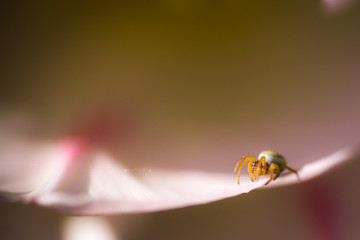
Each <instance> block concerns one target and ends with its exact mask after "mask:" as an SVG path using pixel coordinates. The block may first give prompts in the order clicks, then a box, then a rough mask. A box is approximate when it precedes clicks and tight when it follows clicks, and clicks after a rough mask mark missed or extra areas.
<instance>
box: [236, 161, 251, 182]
mask: <svg viewBox="0 0 360 240" xmlns="http://www.w3.org/2000/svg"><path fill="white" fill-rule="evenodd" d="M248 161H249V159H248V158H247V157H242V158H240V160H239V161H238V162H237V164H236V166H235V170H234V173H235V174H236V172H238V176H237V177H238V184H240V172H241V169H242V168H243V167H244V165H245V164H246V163H247V162H248ZM241 162H242V163H241ZM240 163H241V165H240ZM239 165H240V166H239Z"/></svg>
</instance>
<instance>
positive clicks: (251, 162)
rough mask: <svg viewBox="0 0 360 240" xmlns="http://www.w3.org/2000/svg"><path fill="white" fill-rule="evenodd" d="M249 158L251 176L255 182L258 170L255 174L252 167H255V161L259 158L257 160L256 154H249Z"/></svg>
mask: <svg viewBox="0 0 360 240" xmlns="http://www.w3.org/2000/svg"><path fill="white" fill-rule="evenodd" d="M247 159H249V164H248V173H249V178H250V180H251V181H252V182H253V181H254V180H256V179H257V176H256V172H255V174H254V173H253V171H252V168H253V163H254V162H256V161H257V160H256V157H254V156H249V157H247ZM254 175H255V176H254Z"/></svg>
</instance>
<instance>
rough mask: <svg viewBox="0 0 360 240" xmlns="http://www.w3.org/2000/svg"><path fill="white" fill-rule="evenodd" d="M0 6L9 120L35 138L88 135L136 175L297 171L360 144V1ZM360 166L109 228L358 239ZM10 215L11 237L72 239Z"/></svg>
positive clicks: (29, 214)
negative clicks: (266, 165) (276, 166)
mask: <svg viewBox="0 0 360 240" xmlns="http://www.w3.org/2000/svg"><path fill="white" fill-rule="evenodd" d="M0 13H1V14H0V16H1V17H0V18H1V19H2V23H1V29H2V30H1V31H2V34H1V35H2V39H1V42H2V43H1V47H0V49H1V65H2V67H1V69H2V70H1V73H0V78H1V87H0V114H1V115H2V118H3V119H8V120H7V121H8V122H10V123H8V124H10V126H11V127H13V128H14V129H15V130H14V131H19V129H18V128H20V127H18V126H21V127H23V128H24V131H26V132H27V133H26V134H28V135H29V136H30V137H31V138H33V139H41V140H43V141H55V140H57V139H62V138H66V137H67V136H73V135H79V136H84V137H85V138H87V137H88V138H92V137H93V138H96V139H100V140H99V141H98V142H97V144H99V145H100V146H101V147H102V148H103V149H105V150H106V151H108V152H109V153H111V154H112V155H113V156H115V157H116V158H117V159H120V160H119V161H121V163H122V164H124V165H125V166H127V167H129V168H142V167H161V168H167V169H196V170H211V171H219V172H231V171H232V170H233V167H234V164H235V162H236V161H237V160H238V158H239V157H241V155H244V154H258V153H259V152H260V151H261V150H264V149H274V150H276V151H279V152H280V153H281V154H282V155H284V156H285V157H286V158H287V159H288V161H289V162H291V166H293V167H294V168H297V167H300V166H301V163H302V161H303V159H311V160H316V159H318V158H321V157H324V156H326V155H328V154H331V153H333V152H335V151H337V150H339V149H341V148H343V147H347V146H354V145H357V144H358V143H359V136H360V125H359V122H360V108H359V106H358V105H359V102H360V94H359V93H358V92H359V89H360V81H359V78H360V68H359V63H360V47H359V42H360V31H359V28H360V6H359V4H355V3H354V4H353V5H352V6H350V7H349V8H345V9H343V10H341V11H339V12H336V11H333V10H332V11H328V10H326V7H325V5H324V3H323V2H321V1H310V0H306V1H285V0H282V1H245V0H242V1H224V2H217V1H189V0H186V1H179V0H161V1H152V2H149V1H128V2H123V1H121V2H120V3H116V4H115V3H107V4H105V3H104V4H100V3H88V2H86V3H85V2H84V3H83V2H72V1H63V2H59V3H48V2H43V3H41V4H33V3H31V4H30V3H28V4H22V5H17V4H11V3H9V4H8V5H6V6H5V5H4V6H3V7H2V9H1V10H0ZM9 119H10V120H9ZM11 127H10V128H11ZM97 128H100V130H97ZM104 128H105V130H104ZM89 129H90V130H89ZM94 129H95V130H94ZM356 169H360V168H359V164H358V163H357V164H355V165H353V167H351V169H348V170H346V166H344V167H343V168H341V169H339V170H338V171H337V170H336V169H335V170H333V172H331V173H328V174H327V175H326V176H324V177H323V178H320V179H317V180H314V181H313V182H309V183H303V184H301V185H298V186H287V187H284V188H278V189H271V190H264V191H255V192H252V193H250V194H247V195H245V196H240V197H239V198H232V199H228V200H224V201H220V202H217V203H214V204H209V205H206V206H198V207H191V208H185V209H179V210H173V211H165V212H160V213H149V214H142V215H123V216H111V217H108V219H107V220H108V221H109V222H110V223H111V224H112V226H115V228H116V229H117V231H118V235H119V239H169V238H171V239H184V238H186V239H205V238H206V239H220V238H221V239H234V238H239V239H240V236H244V237H246V236H248V237H249V236H253V237H254V239H282V237H284V239H289V238H291V239H321V237H324V235H322V233H323V232H324V231H326V230H327V229H329V228H331V229H333V232H331V231H330V233H331V234H332V235H331V236H332V237H333V239H356V236H359V235H360V232H359V230H358V229H356V226H354V224H355V222H356V221H357V219H356V217H355V216H357V215H358V214H359V212H360V208H359V207H358V206H357V202H358V201H355V200H356V199H358V200H359V198H360V192H359V190H356V189H358V188H357V187H356V186H354V189H352V187H351V186H352V184H354V183H356V178H355V177H354V174H356V171H355V170H356ZM345 179H348V180H345ZM179 181H181V179H179ZM234 181H236V180H235V179H234ZM350 196H351V197H350ZM317 204H318V205H317ZM321 206H325V207H324V208H321ZM0 208H1V212H2V214H1V216H0V223H1V225H0V236H4V239H15V240H16V239H24V236H26V238H27V239H29V240H31V239H49V236H50V237H51V239H63V233H62V229H63V224H64V222H65V221H66V218H67V217H66V216H64V215H61V214H58V213H56V212H53V211H51V210H46V209H41V208H39V207H35V206H24V205H20V204H9V203H1V205H0ZM356 214H357V215H356ZM324 219H331V220H329V222H324V221H323V220H324ZM42 226H44V227H42ZM45 226H46V227H45ZM274 228H276V230H274ZM33 230H34V231H35V233H32V231H33ZM30 232H31V234H30ZM325 236H326V235H325ZM1 238H2V239H3V237H1Z"/></svg>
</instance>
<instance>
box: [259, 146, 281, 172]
mask: <svg viewBox="0 0 360 240" xmlns="http://www.w3.org/2000/svg"><path fill="white" fill-rule="evenodd" d="M262 157H265V159H266V164H267V165H268V166H270V165H271V164H272V163H275V164H276V165H278V166H279V168H280V172H282V171H283V170H284V169H285V166H286V164H287V163H286V160H285V158H284V157H283V156H281V155H280V154H278V153H277V152H274V151H271V150H267V151H262V152H261V153H260V154H259V157H258V159H259V160H260V159H261V158H262Z"/></svg>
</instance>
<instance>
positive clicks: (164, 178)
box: [23, 143, 357, 215]
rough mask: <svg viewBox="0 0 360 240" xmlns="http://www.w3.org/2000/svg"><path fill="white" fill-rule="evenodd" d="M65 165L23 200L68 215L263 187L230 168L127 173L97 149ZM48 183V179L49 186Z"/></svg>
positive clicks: (314, 171) (192, 201)
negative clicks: (217, 171)
mask: <svg viewBox="0 0 360 240" xmlns="http://www.w3.org/2000/svg"><path fill="white" fill-rule="evenodd" d="M75 145H78V144H75ZM65 146H69V145H68V143H66V144H65ZM71 149H72V148H71ZM60 150H61V151H63V148H60ZM356 154H357V153H356V152H355V151H354V150H353V149H350V148H348V149H343V150H340V151H338V152H336V153H334V154H331V155H329V156H327V157H324V158H323V159H320V160H317V161H314V162H312V163H308V164H306V165H305V166H303V167H302V168H301V169H299V176H300V178H301V181H306V180H309V179H311V178H313V177H316V176H319V175H320V174H322V173H324V172H325V171H328V170H329V169H331V168H334V167H335V166H337V165H339V164H343V163H344V162H345V161H346V160H350V159H352V158H353V156H354V155H356ZM70 166H71V167H70V168H67V170H66V171H67V172H66V173H65V174H64V175H62V176H63V177H62V178H59V176H54V178H56V181H55V182H56V184H55V185H53V184H51V187H45V188H40V189H39V190H37V191H34V192H32V193H29V194H26V195H24V196H23V199H24V200H25V201H27V202H33V203H36V204H39V205H41V206H46V207H51V208H56V209H59V210H61V211H64V212H67V213H71V214H84V215H88V214H115V213H138V212H149V211H159V210H166V209H173V208H180V207H186V206H191V205H196V204H204V203H209V202H212V201H216V200H220V199H224V198H227V197H232V196H236V195H240V194H242V193H247V192H249V191H251V190H253V189H256V188H260V187H263V186H264V183H265V182H266V181H267V178H266V177H263V178H261V179H260V180H259V181H258V182H255V183H253V182H250V180H249V178H248V176H247V175H246V173H245V171H244V172H243V173H242V175H241V183H240V185H238V184H237V181H236V176H235V175H234V174H233V173H232V171H233V169H229V172H228V173H214V172H213V173H211V172H199V171H172V170H164V169H126V167H124V166H121V165H119V164H118V163H117V161H115V160H114V159H113V158H112V157H111V156H109V155H108V154H107V153H105V152H103V151H101V150H92V151H89V152H84V154H83V155H82V156H81V158H78V159H76V161H73V162H71V163H70ZM231 167H232V166H231ZM53 181H54V179H49V180H48V183H53ZM298 182H299V181H298V179H297V178H296V176H295V175H294V174H285V173H284V174H283V175H282V176H281V177H280V178H279V179H277V180H276V181H275V182H272V183H271V184H269V185H268V187H274V186H281V185H285V184H295V183H298Z"/></svg>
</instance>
